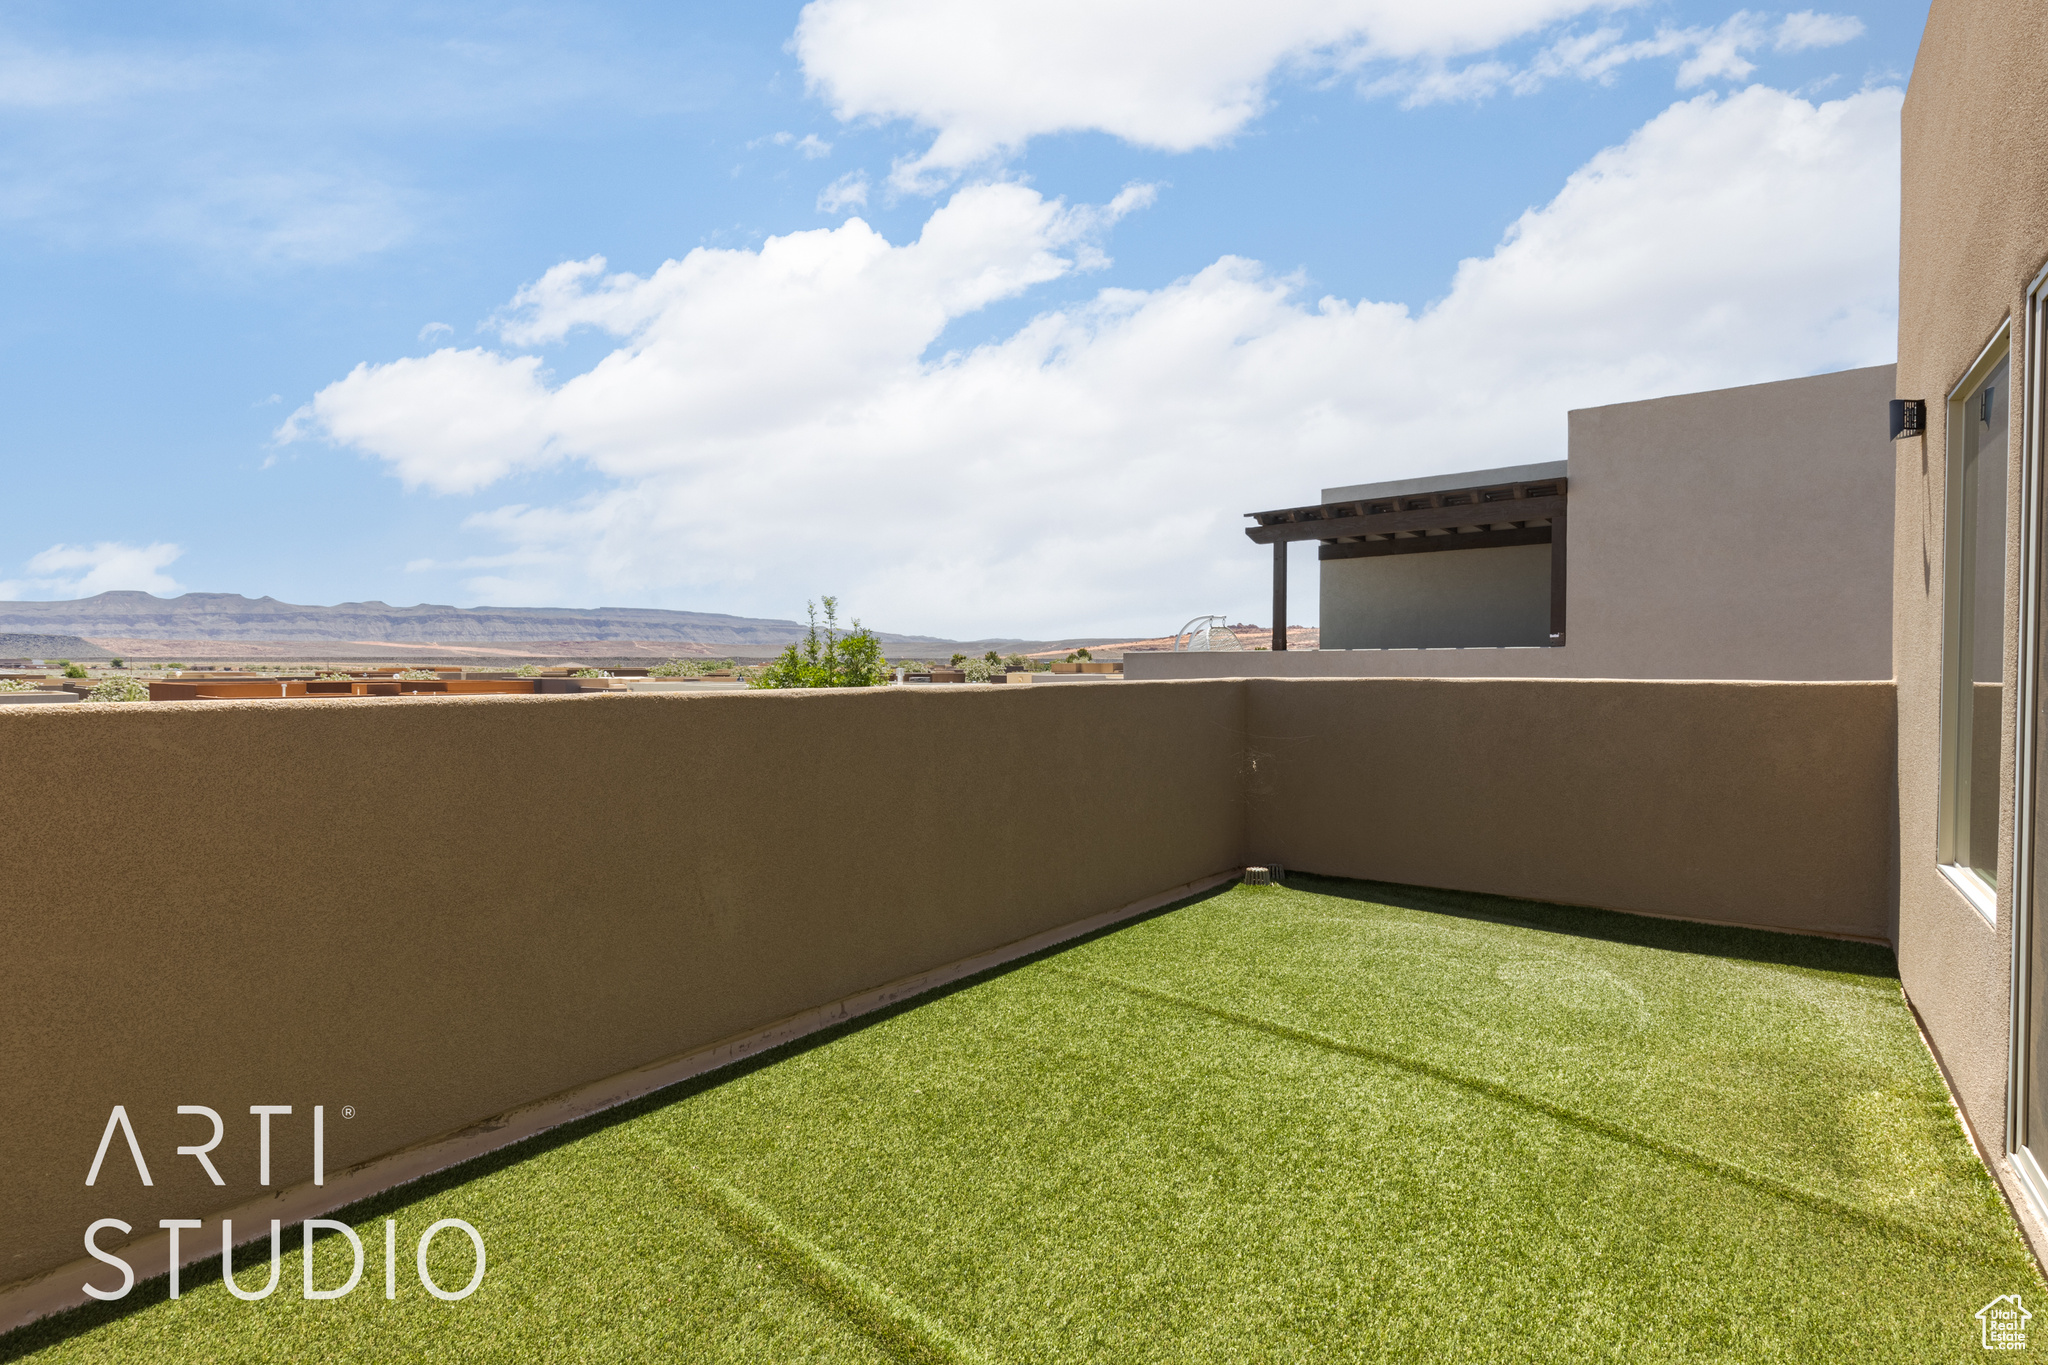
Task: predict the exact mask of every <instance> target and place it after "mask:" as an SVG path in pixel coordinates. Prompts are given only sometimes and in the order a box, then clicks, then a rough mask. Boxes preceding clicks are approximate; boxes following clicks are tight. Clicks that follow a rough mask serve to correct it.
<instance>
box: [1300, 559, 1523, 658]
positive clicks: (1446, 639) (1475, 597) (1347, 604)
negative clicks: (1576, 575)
mask: <svg viewBox="0 0 2048 1365" xmlns="http://www.w3.org/2000/svg"><path fill="white" fill-rule="evenodd" d="M1319 567H1320V568H1321V570H1322V572H1321V574H1320V575H1319V581H1320V585H1321V592H1322V647H1323V649H1325V650H1330V649H1444V648H1457V647H1464V646H1510V645H1529V646H1541V645H1543V644H1544V643H1545V642H1546V641H1548V640H1549V638H1550V547H1549V546H1548V545H1513V546H1505V547H1502V548H1500V549H1493V550H1453V551H1435V552H1431V553H1428V554H1404V555H1380V556H1376V557H1374V558H1370V559H1330V560H1324V561H1322V563H1321V564H1320V566H1319Z"/></svg>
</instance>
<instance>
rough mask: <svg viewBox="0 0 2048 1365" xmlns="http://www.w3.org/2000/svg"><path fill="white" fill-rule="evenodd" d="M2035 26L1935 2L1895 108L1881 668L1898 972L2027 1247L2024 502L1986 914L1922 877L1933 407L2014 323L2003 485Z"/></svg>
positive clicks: (2029, 210)
mask: <svg viewBox="0 0 2048 1365" xmlns="http://www.w3.org/2000/svg"><path fill="white" fill-rule="evenodd" d="M2044 69H2048V27H2044V26H2043V24H2042V23H2041V19H2040V14H2039V11H2038V10H2037V9H2035V8H2034V7H2032V6H2030V5H2025V4H2021V3H2019V2H2018V0H1935V3H1934V5H1933V8H1932V10H1931V12H1930V13H1929V15H1928V20H1927V28H1926V32H1925V34H1924V36H1923V38H1922V40H1921V45H1920V52H1919V56H1918V59H1917V60H1916V62H1915V64H1914V67H1913V76H1912V81H1911V84H1910V86H1909V87H1908V90H1907V94H1906V102H1905V109H1904V112H1903V114H1902V118H1901V123H1902V147H1901V156H1902V199H1901V206H1900V261H1899V371H1898V396H1900V397H1902V398H1923V399H1926V400H1927V403H1928V433H1927V435H1926V436H1925V437H1922V438H1919V439H1909V440H1902V441H1900V442H1898V443H1897V446H1896V451H1895V456H1896V459H1895V472H1896V488H1897V501H1898V517H1897V522H1896V528H1895V530H1896V540H1895V543H1894V554H1893V601H1894V616H1893V623H1892V642H1893V666H1894V670H1895V674H1896V677H1897V679H1898V689H1899V702H1898V705H1899V739H1898V751H1899V770H1898V804H1899V855H1898V856H1899V871H1898V877H1899V928H1898V949H1899V967H1900V975H1901V977H1902V979H1903V981H1904V983H1905V987H1906V992H1907V995H1908V997H1909V998H1910V999H1911V1000H1912V1001H1913V1004H1914V1007H1915V1008H1916V1009H1917V1010H1918V1011H1919V1014H1920V1018H1921V1021H1922V1023H1923V1024H1924V1025H1925V1027H1926V1030H1927V1034H1928V1037H1929V1040H1930V1041H1931V1043H1932V1044H1933V1046H1934V1048H1935V1051H1936V1053H1937V1055H1938V1056H1939V1057H1940V1059H1941V1062H1942V1065H1943V1067H1944V1069H1945V1070H1946V1072H1947V1074H1948V1076H1949V1080H1950V1084H1951V1085H1952V1087H1953V1088H1954V1091H1955V1094H1956V1097H1957V1099H1958V1101H1959V1103H1960V1104H1961V1106H1962V1108H1963V1112H1964V1114H1965V1115H1966V1116H1967V1117H1968V1119H1969V1121H1970V1124H1971V1127H1972V1129H1973V1130H1974V1132H1975V1133H1976V1135H1977V1137H1978V1138H1979V1142H1980V1146H1981V1147H1982V1148H1983V1149H1984V1151H1985V1153H1986V1155H1987V1156H1988V1157H1989V1158H1990V1159H1991V1161H1992V1167H1993V1174H1994V1175H1996V1176H1997V1177H1998V1178H1999V1180H2000V1182H2001V1183H2002V1184H2003V1185H2004V1186H2005V1187H2006V1189H2007V1192H2008V1194H2010V1195H2011V1196H2012V1197H2013V1200H2014V1203H2015V1205H2016V1206H2017V1207H2018V1208H2020V1210H2021V1212H2022V1219H2023V1222H2026V1223H2027V1224H2028V1225H2029V1230H2030V1232H2033V1233H2034V1234H2035V1239H2036V1245H2037V1246H2039V1245H2041V1238H2040V1236H2039V1233H2040V1228H2041V1225H2040V1222H2039V1219H2038V1216H2037V1214H2036V1212H2035V1211H2034V1210H2033V1209H2032V1208H2031V1206H2030V1205H2029V1204H2028V1202H2027V1201H2026V1199H2025V1198H2024V1197H2023V1195H2022V1194H2021V1193H2020V1189H2019V1185H2018V1182H2017V1180H2016V1178H2015V1176H2014V1173H2013V1172H2012V1170H2011V1168H2010V1166H2009V1164H2008V1163H2007V1162H2006V1161H2005V1160H2004V1159H2003V1152H2004V1147H2005V1141H2006V1118H2007V1116H2006V1085H2007V1078H2008V1062H2007V1056H2008V1053H2007V1049H2008V1045H2009V1031H2010V1029H2009V1021H2010V1018H2011V983H2012V930H2013V923H2014V906H2013V904H2012V890H2011V888H2012V857H2013V837H2012V836H2013V790H2014V775H2015V766H2016V755H2015V749H2014V743H2013V733H2014V728H2015V721H2016V719H2017V716H2016V709H2015V705H2014V701H2013V699H2014V696H2015V685H2016V682H2017V679H2018V661H2019V658H2020V654H2021V651H2020V644H2021V641H2020V631H2019V611H2018V603H2019V587H2020V571H2021V565H2020V562H2019V555H2018V546H2019V527H2020V517H2021V512H2022V508H2021V499H2020V498H2019V497H2018V496H2013V497H2011V498H2010V499H2008V505H2007V544H2008V545H2009V546H2011V547H2013V553H2012V554H2010V555H2009V556H2008V558H2007V563H2006V591H2005V621H2004V634H2005V643H2006V650H2005V675H2004V681H2003V684H2002V687H2001V689H2000V695H1999V697H1998V712H1999V715H2000V718H2001V719H2002V721H2003V725H2004V732H2005V733H2004V739H2003V742H2002V744H2001V746H2000V750H1999V753H1998V757H1997V771H1998V778H1999V788H2000V790H2001V791H2002V793H2003V797H2002V800H2001V803H2000V817H1999V850H1998V882H1999V887H2000V891H1999V897H1998V904H1997V910H1996V918H1995V922H1994V921H1988V920H1987V919H1986V918H1985V917H1984V916H1983V915H1981V914H1980V913H1978V911H1977V910H1976V909H1975V908H1973V907H1972V906H1971V905H1970V904H1969V903H1968V902H1967V901H1965V900H1964V898H1963V896H1962V894H1961V892H1959V891H1958V890H1956V889H1955V887H1953V886H1952V885H1951V884H1950V883H1949V882H1948V881H1947V879H1946V878H1944V877H1943V876H1942V875H1941V874H1940V873H1939V872H1937V871H1936V856H1935V850H1936V844H1935V840H1936V825H1937V813H1938V809H1939V799H1940V785H1941V723H1940V716H1941V675H1942V668H1941V664H1942V626H1943V622H1942V614H1943V594H1944V588H1945V572H1944V562H1945V558H1946V556H1945V554H1944V548H1945V547H1944V525H1945V519H1946V514H1947V508H1946V505H1945V503H1946V483H1945V480H1946V475H1947V442H1948V421H1947V405H1946V402H1945V401H1944V400H1945V399H1946V398H1947V396H1948V395H1949V393H1950V392H1951V390H1952V389H1953V388H1954V387H1955V386H1956V384H1957V383H1958V382H1959V381H1960V380H1961V379H1962V378H1963V376H1964V374H1965V372H1966V371H1968V370H1969V368H1970V367H1971V365H1972V364H1973V363H1974V362H1975V361H1976V360H1977V358H1978V356H1979V355H1980V354H1981V353H1982V352H1983V350H1984V348H1985V346H1986V345H1987V344H1988V343H1990V342H1991V341H1992V340H1993V339H1994V338H1995V337H1996V336H1997V335H1998V333H1999V330H2000V329H2001V328H2002V327H2004V326H2006V325H2007V324H2008V323H2011V325H2012V327H2013V333H2012V374H2013V375H2014V376H2015V382H2014V383H2013V386H2012V400H2013V405H2012V408H2011V420H2010V426H2009V430H2010V431H2011V432H2012V433H2013V439H2012V440H2011V441H2010V442H2009V444H2008V457H2009V459H2008V467H2007V474H2008V482H2007V487H2008V488H2009V489H2012V490H2015V491H2016V490H2018V489H2019V487H2020V479H2019V475H2020V468H2021V461H2022V457H2023V452H2024V446H2025V443H2024V441H2023V440H2021V439H2020V438H2019V433H2021V432H2022V431H2024V430H2025V428H2026V425H2027V424H2028V422H2029V420H2030V419H2029V418H2028V416H2027V415H2026V414H2025V413H2024V411H2023V406H2024V404H2025V402H2026V398H2027V395H2026V393H2025V386H2024V385H2023V384H2021V383H2019V382H2017V377H2018V376H2020V375H2021V374H2023V373H2024V370H2025V365H2026V363H2027V362H2026V356H2025V354H2024V352H2025V344H2026V338H2025V336H2024V335H2023V330H2024V329H2023V327H2022V325H2021V324H2022V320H2023V319H2024V316H2025V299H2026V289H2027V286H2028V284H2029V283H2030V282H2031V280H2032V279H2033V277H2034V275H2035V273H2036V272H2037V271H2039V270H2040V269H2041V267H2042V264H2043V261H2044V260H2048V91H2044V90H2043V88H2042V85H2041V81H2040V73H2041V72H2042V71H2043V70H2044Z"/></svg>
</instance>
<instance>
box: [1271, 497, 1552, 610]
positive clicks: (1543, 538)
mask: <svg viewBox="0 0 2048 1365" xmlns="http://www.w3.org/2000/svg"><path fill="white" fill-rule="evenodd" d="M1570 482H1571V481H1570V480H1568V479H1564V478H1556V479H1532V480H1530V481H1529V482H1527V483H1497V484H1479V485H1475V486H1473V487H1470V488H1447V489H1443V490H1440V491H1438V492H1434V493H1402V494H1393V495H1388V496H1386V497H1378V498H1353V499H1350V500H1349V501H1344V502H1326V503H1318V504H1316V505H1315V506H1313V507H1282V508H1278V509H1276V510H1274V511H1271V512H1247V513H1245V515H1246V516H1248V517H1250V518H1251V519H1252V520H1253V521H1255V522H1257V523H1258V525H1256V526H1247V527H1246V528H1245V532H1244V533H1245V535H1247V536H1248V537H1250V538H1251V540H1252V541H1253V542H1254V543H1255V544H1259V545H1271V546H1272V547H1273V622H1274V625H1273V648H1274V649H1276V650H1280V649H1285V648H1287V546H1288V544H1289V543H1290V542H1293V541H1297V540H1315V541H1320V542H1322V544H1321V547H1320V548H1319V549H1318V550H1317V551H1316V558H1317V559H1318V560H1324V559H1371V558H1375V557H1377V556H1379V555H1412V554H1433V553H1435V552H1437V551H1440V550H1491V549H1498V548H1500V547H1502V546H1507V545H1548V546H1549V547H1550V643H1551V644H1552V645H1562V644H1563V643H1564V572H1565V559H1564V555H1565V499H1566V497H1567V496H1568V495H1569V493H1570V491H1571V490H1570Z"/></svg>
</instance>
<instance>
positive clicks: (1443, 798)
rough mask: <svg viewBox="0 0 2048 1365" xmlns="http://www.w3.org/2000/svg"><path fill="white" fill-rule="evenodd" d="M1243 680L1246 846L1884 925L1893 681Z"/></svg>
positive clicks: (1549, 888) (1394, 870) (1727, 918)
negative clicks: (1247, 753) (1248, 791)
mask: <svg viewBox="0 0 2048 1365" xmlns="http://www.w3.org/2000/svg"><path fill="white" fill-rule="evenodd" d="M1249 686H1250V688H1251V692H1250V697H1251V701H1250V706H1249V708H1248V711H1247V716H1248V720H1247V725H1248V733H1249V737H1250V738H1249V744H1250V750H1251V755H1252V758H1253V762H1254V765H1255V781H1254V784H1253V787H1252V801H1251V806H1250V827H1249V830H1250V832H1249V835H1248V844H1249V848H1250V850H1251V852H1252V855H1253V856H1254V857H1258V858H1271V859H1276V860H1278V861H1279V862H1280V863H1281V864H1282V865H1283V866H1287V867H1299V868H1305V869H1310V870H1313V871H1317V872H1324V873H1331V874H1336V875H1340V876H1347V877H1367V878H1373V879H1378V880H1384V881H1396V882H1409V883H1415V884H1420V885H1425V886H1440V887H1452V888H1457V889H1461V890H1469V891H1486V892H1493V893H1497V894H1502V895H1511V896H1524V897H1529V898H1532V899H1538V900H1552V901H1563V902H1569V903H1573V904H1580V905H1598V906H1604V907H1607V908H1609V909H1615V910H1630V911H1638V912H1648V913H1652V914H1661V915H1669V916H1674V917H1677V918H1682V919H1699V920H1713V921H1718V922H1722V923H1734V924H1752V925H1762V926H1765V927H1771V928H1784V929H1793V930H1798V931H1802V932H1813V933H1828V934H1838V935H1851V936H1857V937H1864V938H1886V939H1888V938H1889V937H1890V934H1891V915H1892V894H1891V867H1890V860H1891V828H1892V814H1891V777H1892V725H1893V710H1892V688H1891V685H1890V684H1889V683H1655V682H1628V683H1613V682H1597V681H1577V680H1559V681H1501V680H1495V679H1328V680H1277V679H1275V680H1266V679H1260V680H1255V681H1253V682H1251V683H1250V684H1249Z"/></svg>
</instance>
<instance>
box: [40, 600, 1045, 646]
mask: <svg viewBox="0 0 2048 1365" xmlns="http://www.w3.org/2000/svg"><path fill="white" fill-rule="evenodd" d="M842 624H843V623H842ZM0 633H12V634H22V635H78V636H87V637H91V638H95V639H99V638H119V639H125V640H220V641H229V640H250V641H254V640H293V641H299V640H303V641H306V642H308V643H311V642H314V641H322V640H333V641H350V642H371V641H374V642H380V643H390V644H433V645H444V646H445V645H482V644H490V643H494V642H513V641H523V640H534V641H542V640H545V641H561V640H577V641H590V642H599V641H606V640H618V641H630V640H639V641H646V642H669V641H673V642H675V643H678V644H683V643H692V644H704V645H713V646H719V647H724V648H727V649H746V648H761V649H771V650H778V649H781V648H782V647H783V646H784V645H786V644H788V643H789V642H790V641H792V640H798V639H801V638H802V637H803V633H804V626H803V625H802V624H801V623H799V622H796V621H777V620H769V619H766V618H762V617H753V616H726V615H722V614H719V613H716V612H703V611H662V610H658V609H655V608H650V607H590V608H583V607H444V606H435V605H432V604H428V603H422V604H421V605H419V606H413V607H394V606H391V605H390V604H388V603H385V602H342V603H340V604H338V605H336V606H331V607H319V606H301V605H298V604H296V603H292V602H280V601H278V600H277V599H276V598H274V597H256V598H249V597H244V596H242V595H241V594H240V593H232V592H188V593H185V594H184V595H183V596H180V597H171V598H163V597H154V596H152V595H150V594H149V593H146V592H103V593H101V594H100V595H99V596H97V597H87V598H83V599H80V600H78V601H72V602H0ZM876 633H877V635H879V636H880V638H881V640H882V641H883V643H885V644H906V645H912V644H933V645H937V644H951V643H955V642H953V641H946V640H940V639H937V638H935V637H933V636H929V635H892V634H888V633H885V632H880V631H878V632H876ZM976 643H990V644H993V643H1009V642H1008V641H987V642H982V641H977V642H976Z"/></svg>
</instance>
